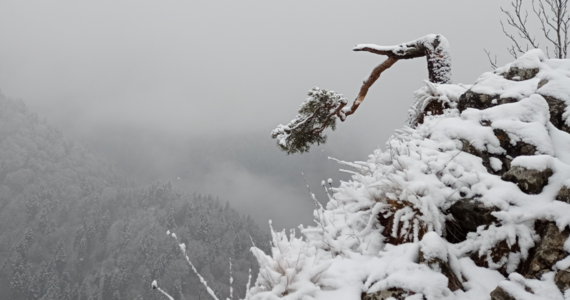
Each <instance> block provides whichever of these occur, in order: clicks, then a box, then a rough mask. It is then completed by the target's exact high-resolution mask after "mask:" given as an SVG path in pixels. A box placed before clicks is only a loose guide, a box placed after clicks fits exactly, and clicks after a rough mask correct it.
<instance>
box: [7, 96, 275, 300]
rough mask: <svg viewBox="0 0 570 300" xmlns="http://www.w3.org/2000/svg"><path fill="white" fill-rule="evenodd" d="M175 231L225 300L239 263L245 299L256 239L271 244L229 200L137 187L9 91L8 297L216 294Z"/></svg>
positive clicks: (238, 282)
mask: <svg viewBox="0 0 570 300" xmlns="http://www.w3.org/2000/svg"><path fill="white" fill-rule="evenodd" d="M167 230H171V231H173V232H176V234H177V235H178V237H179V239H181V240H182V242H185V243H186V244H187V248H188V254H189V256H190V259H191V260H192V262H193V263H194V265H195V266H196V267H197V269H198V271H199V272H200V273H201V274H202V276H204V278H205V279H206V280H207V281H208V283H209V285H210V286H211V287H212V288H213V289H214V290H215V291H216V293H218V294H219V295H220V296H221V297H223V298H226V297H227V296H228V295H229V290H230V287H229V283H230V276H229V261H230V259H231V260H232V265H233V268H232V274H233V279H234V280H233V290H234V293H233V295H234V298H237V297H241V298H243V297H244V294H245V286H246V282H247V278H248V269H250V268H251V272H252V274H257V267H256V265H257V264H256V263H255V259H254V257H253V256H252V255H251V254H250V252H249V248H250V246H251V242H252V241H251V239H253V241H254V242H255V243H256V246H258V247H261V248H264V249H267V248H268V247H269V245H268V244H267V243H268V241H269V238H268V237H267V236H266V235H265V234H264V233H263V232H262V231H261V230H260V229H259V228H258V227H257V225H256V224H255V223H254V222H253V221H252V220H251V218H249V217H247V218H245V217H244V216H241V215H239V214H238V213H237V212H236V211H235V210H234V209H232V208H230V207H229V205H228V204H227V203H226V204H225V205H223V204H222V203H220V201H219V200H218V199H215V198H214V197H212V196H210V195H207V196H205V195H197V194H194V195H189V194H186V193H182V192H180V191H178V190H176V189H174V188H173V187H172V186H171V185H170V183H166V184H163V183H156V184H153V185H151V186H146V187H137V186H136V184H133V183H130V182H129V181H128V180H127V179H126V178H125V176H123V175H122V174H121V173H120V172H119V171H118V170H116V169H114V168H113V167H112V166H111V165H110V164H109V163H107V162H106V161H105V160H104V159H103V158H102V157H100V156H98V155H96V154H94V153H93V152H92V151H90V150H89V149H87V148H86V147H84V146H82V145H80V144H78V143H76V142H74V141H72V140H69V139H66V138H65V137H64V136H63V135H62V133H61V132H60V131H58V130H56V129H54V128H52V127H50V126H49V125H47V124H46V122H45V121H40V119H39V118H38V116H37V115H35V114H33V113H31V112H29V111H28V109H27V108H26V106H25V104H24V103H23V102H22V101H19V100H13V99H9V98H7V97H6V96H4V95H1V94H0V298H2V299H15V300H18V299H43V300H56V299H57V300H59V299H70V300H71V299H73V300H76V299H77V300H88V299H93V300H95V299H117V300H118V299H161V297H163V296H162V295H160V294H158V292H156V291H154V290H152V289H151V286H150V283H151V282H152V280H154V279H157V280H158V281H159V283H160V284H161V287H163V288H165V289H166V290H168V291H169V292H170V293H171V294H173V295H176V297H177V299H200V298H204V297H206V295H205V290H204V287H203V286H202V285H201V284H200V283H199V281H198V279H197V278H196V276H195V275H194V273H192V271H191V270H190V269H189V268H188V266H187V264H186V262H185V261H184V260H183V259H182V256H181V255H180V252H179V249H178V247H177V245H175V243H174V241H173V240H172V239H170V238H168V237H167V235H166V234H165V233H166V231H167ZM250 237H251V239H250ZM254 279H255V278H254Z"/></svg>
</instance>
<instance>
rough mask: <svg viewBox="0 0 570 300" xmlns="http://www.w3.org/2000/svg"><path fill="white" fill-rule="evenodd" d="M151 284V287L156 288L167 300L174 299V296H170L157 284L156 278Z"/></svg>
mask: <svg viewBox="0 0 570 300" xmlns="http://www.w3.org/2000/svg"><path fill="white" fill-rule="evenodd" d="M151 285H152V289H154V290H158V291H159V292H161V293H162V294H163V295H164V296H166V297H167V298H168V300H174V298H172V296H170V295H169V294H168V293H167V292H165V291H164V290H163V289H161V288H160V287H159V286H158V283H157V282H156V280H153V282H152V284H151Z"/></svg>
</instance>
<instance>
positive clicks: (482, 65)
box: [0, 0, 511, 227]
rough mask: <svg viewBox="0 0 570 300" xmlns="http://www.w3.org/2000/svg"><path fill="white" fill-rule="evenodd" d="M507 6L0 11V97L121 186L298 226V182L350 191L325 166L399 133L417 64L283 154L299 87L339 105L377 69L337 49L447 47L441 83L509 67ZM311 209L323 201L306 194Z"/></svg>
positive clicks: (1, 7) (444, 2) (209, 4)
mask: <svg viewBox="0 0 570 300" xmlns="http://www.w3.org/2000/svg"><path fill="white" fill-rule="evenodd" d="M508 5H509V1H505V0H493V1H457V0H440V1H357V2H355V1H330V0H329V1H286V2H285V1H284V2H275V1H158V0H156V1H141V0H137V1H125V0H123V1H101V0H98V1H71V0H70V1H49V0H42V1H21V0H17V1H16V0H15V1H8V0H0V90H2V92H3V93H4V94H6V95H8V96H11V97H16V98H22V99H23V100H24V101H25V102H26V103H27V104H28V106H29V107H30V108H31V110H32V111H35V112H38V113H39V114H40V115H41V116H43V117H46V118H47V119H48V121H49V122H50V123H51V124H52V125H54V126H56V127H58V128H60V129H61V130H62V131H63V132H64V133H65V134H66V135H67V136H70V137H73V138H75V139H78V140H81V141H84V142H87V143H90V144H92V145H93V146H94V147H95V148H96V149H98V151H100V152H102V153H103V154H104V155H107V156H108V157H109V159H110V160H111V161H112V162H113V163H115V164H117V165H119V166H120V167H121V168H123V169H124V170H125V171H126V172H127V173H128V174H129V175H130V176H133V178H137V179H139V180H141V182H144V183H148V182H152V181H155V180H172V181H173V182H175V183H176V184H177V186H179V187H181V188H184V189H186V190H188V191H198V192H201V193H210V194H213V195H216V196H219V197H220V198H221V200H222V201H224V202H225V201H226V200H227V201H230V203H231V204H232V205H234V206H235V207H236V208H238V210H240V211H241V212H244V213H248V214H251V215H252V216H254V217H255V219H256V220H257V221H259V222H260V223H265V222H266V220H267V219H269V218H271V219H274V221H275V223H274V224H275V225H277V226H278V227H280V226H286V227H293V226H296V225H297V224H299V223H304V224H309V223H310V222H311V209H312V205H313V204H312V202H311V201H310V198H309V197H308V192H307V189H306V186H305V183H304V180H303V177H302V176H300V173H301V172H304V173H305V175H306V178H307V181H308V183H309V185H310V188H311V189H312V190H313V191H317V190H318V191H320V190H321V187H320V185H319V183H320V181H321V180H323V179H327V178H329V177H331V178H334V179H335V185H338V179H343V178H344V179H345V180H347V179H349V177H348V176H343V175H341V174H339V172H338V171H337V170H338V168H339V166H337V165H336V164H335V163H333V162H332V161H328V160H327V159H326V158H327V156H334V157H336V158H339V159H344V160H348V161H353V160H365V159H366V156H367V154H369V153H371V152H372V151H373V150H374V149H376V148H378V147H382V148H383V147H384V143H385V142H386V140H387V139H388V138H389V136H390V135H391V134H392V132H393V131H394V129H396V128H400V127H401V126H402V125H403V124H404V121H405V120H406V114H407V109H408V107H409V105H411V104H412V100H413V98H412V94H413V91H415V90H416V89H418V88H420V87H421V86H422V85H423V80H424V79H426V78H427V69H426V62H425V60H424V59H423V58H422V59H415V60H413V61H401V62H398V63H397V64H395V65H394V67H392V68H391V69H390V70H388V71H387V72H385V73H384V74H383V75H382V77H381V78H380V80H379V81H378V82H377V83H376V84H375V85H374V86H373V87H372V89H371V90H370V92H369V94H368V96H367V99H366V101H365V102H364V103H363V105H362V106H361V107H360V109H359V111H358V112H357V113H356V114H355V115H353V116H351V117H349V118H348V120H347V121H346V122H345V123H342V124H339V126H338V129H337V131H335V132H332V133H329V142H328V143H327V144H326V145H325V146H321V147H315V148H314V149H312V150H311V152H310V153H309V154H303V155H298V154H297V155H293V156H287V155H286V154H285V153H282V152H280V151H279V150H278V148H277V147H276V146H275V145H274V141H273V140H271V138H270V136H269V132H270V131H271V130H272V129H273V128H275V127H276V125H278V124H280V123H286V122H289V121H290V120H291V119H292V118H293V117H294V115H295V113H296V109H297V108H298V105H299V104H300V103H301V102H302V101H303V100H304V99H305V97H306V92H307V91H308V90H309V89H310V88H311V87H313V86H319V87H321V88H326V89H331V90H335V91H338V92H340V93H343V94H344V95H345V96H346V97H347V98H348V99H353V98H354V97H355V96H356V94H357V93H358V90H359V88H360V85H361V82H362V80H363V79H364V78H365V77H367V76H368V75H369V74H370V71H371V70H372V69H373V68H374V67H375V66H376V65H377V64H379V63H381V62H382V61H383V60H384V59H385V58H383V57H380V56H377V55H374V54H371V53H362V52H352V51H351V49H352V47H353V46H354V45H355V44H358V43H375V44H381V45H392V44H399V43H402V42H406V41H409V40H413V39H415V38H418V37H421V36H423V35H426V34H429V33H440V34H443V35H444V36H445V37H447V39H448V40H449V41H450V44H451V53H452V60H453V66H452V68H453V80H454V82H461V83H473V82H474V80H475V79H476V78H477V77H478V76H479V75H480V74H481V73H483V72H485V71H489V70H490V69H491V67H490V65H489V63H488V60H487V57H486V55H485V53H484V51H483V49H484V48H485V49H487V50H490V51H492V52H493V53H496V54H497V55H498V60H499V64H504V63H507V62H509V61H510V60H511V58H510V56H509V54H508V53H507V51H506V50H505V48H506V46H507V45H508V44H509V43H508V41H507V39H506V37H505V36H504V35H503V34H502V32H501V27H500V24H499V20H500V19H501V18H502V16H501V12H500V6H503V7H505V8H506V7H508ZM318 195H319V198H320V200H321V201H323V202H324V201H325V200H326V196H325V195H324V193H322V192H321V193H319V194H318Z"/></svg>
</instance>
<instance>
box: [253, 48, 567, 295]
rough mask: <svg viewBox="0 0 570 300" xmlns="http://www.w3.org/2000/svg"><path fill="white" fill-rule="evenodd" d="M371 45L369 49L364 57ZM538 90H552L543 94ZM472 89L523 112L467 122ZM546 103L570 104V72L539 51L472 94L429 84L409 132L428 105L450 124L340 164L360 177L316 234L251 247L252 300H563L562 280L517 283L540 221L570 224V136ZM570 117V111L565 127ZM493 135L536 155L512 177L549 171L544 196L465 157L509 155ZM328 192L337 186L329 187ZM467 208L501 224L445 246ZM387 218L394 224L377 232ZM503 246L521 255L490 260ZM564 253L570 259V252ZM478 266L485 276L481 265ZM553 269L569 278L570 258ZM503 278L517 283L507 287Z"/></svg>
mask: <svg viewBox="0 0 570 300" xmlns="http://www.w3.org/2000/svg"><path fill="white" fill-rule="evenodd" d="M364 46H367V47H370V46H371V45H359V46H357V47H364ZM373 46H374V45H373ZM398 47H406V45H402V46H398ZM398 47H392V48H390V49H392V50H393V51H397V48H398ZM378 49H380V48H378ZM382 49H384V48H382ZM392 50H390V51H392ZM513 66H516V67H519V68H538V69H539V73H538V74H537V75H536V76H535V78H532V79H529V80H524V81H511V80H507V79H505V78H504V77H503V75H504V74H505V73H506V72H507V71H508V70H509V68H510V67H513ZM541 80H548V82H547V83H546V84H544V85H543V86H542V87H541V88H539V89H538V83H539V82H540V81H541ZM467 89H471V90H472V91H474V92H477V93H486V94H490V95H498V96H499V97H500V98H507V97H510V98H514V99H515V100H516V102H514V103H509V104H502V105H497V106H494V107H491V108H488V109H484V110H477V109H466V110H465V111H463V112H462V113H460V112H459V110H458V109H457V108H456V107H457V102H458V101H459V96H460V95H461V94H462V93H464V92H465V91H466V90H467ZM545 96H554V97H556V98H558V99H560V100H563V101H565V103H567V104H570V62H569V61H567V60H549V59H546V58H545V57H544V55H543V54H542V52H541V51H540V50H532V51H529V52H528V53H527V54H526V55H524V56H522V57H520V58H519V59H518V60H516V61H515V62H513V63H512V64H508V65H506V66H504V67H502V68H498V69H497V70H495V72H489V73H485V74H483V75H482V76H481V77H480V78H479V79H478V80H477V81H476V83H475V84H474V85H473V86H467V85H452V84H433V83H426V85H425V86H424V87H422V88H421V89H420V90H418V91H417V92H416V93H415V95H414V98H415V100H416V103H415V104H414V105H413V106H412V110H411V112H410V115H411V119H412V121H413V118H414V116H416V115H417V112H418V111H421V110H423V109H424V108H425V106H426V105H427V104H429V102H431V101H440V102H444V103H446V104H447V107H449V108H448V109H445V111H444V114H442V115H434V116H425V119H424V122H423V124H420V125H418V126H416V127H415V128H410V127H408V126H405V127H403V128H402V129H400V130H397V131H396V132H395V133H394V135H393V136H392V137H391V138H390V140H389V141H388V142H387V143H386V149H385V150H381V149H378V150H376V151H374V153H372V154H371V155H369V157H368V159H367V160H366V161H364V162H343V161H339V163H341V164H342V165H344V166H348V167H350V168H352V169H353V171H351V172H352V174H353V175H352V179H351V180H349V181H341V182H340V185H339V186H337V187H332V188H330V190H332V191H333V195H332V196H330V201H329V202H328V203H327V205H326V206H325V207H322V206H320V204H318V202H315V203H316V204H315V211H314V214H313V215H314V220H315V225H314V226H309V227H303V226H300V232H301V235H300V236H298V235H296V233H295V231H290V232H286V231H285V230H283V231H281V232H275V231H274V230H273V228H271V232H272V249H271V253H263V252H262V251H261V250H260V249H258V248H256V247H253V248H252V251H253V253H254V255H255V256H256V258H257V261H258V263H259V265H260V272H259V275H258V277H257V280H256V282H255V284H254V286H253V287H251V289H249V294H248V296H247V299H289V300H293V299H305V300H308V299H318V300H321V299H322V300H325V299H327V300H330V299H343V300H357V299H361V294H362V293H374V292H377V291H383V290H386V289H388V288H399V289H403V290H405V291H407V292H409V296H408V298H407V299H421V298H422V297H425V299H428V300H431V299H461V300H463V299H465V300H467V299H469V300H476V299H477V300H478V299H490V296H489V294H490V293H491V292H492V291H493V290H494V289H495V288H496V287H497V286H500V287H501V288H503V289H504V290H505V291H507V292H508V293H510V294H511V295H513V296H515V297H516V298H517V299H565V298H564V295H563V294H562V293H561V292H560V291H559V290H558V289H557V287H556V285H554V282H553V278H554V272H550V273H547V274H545V275H544V276H543V277H542V278H541V279H540V280H535V279H525V278H523V277H522V276H521V275H520V274H518V273H516V272H515V271H516V270H517V267H518V266H519V264H520V263H521V262H522V261H524V260H525V259H526V258H528V256H529V251H530V249H531V248H532V247H534V246H535V245H536V243H537V242H538V241H539V236H538V234H537V233H536V232H535V229H534V221H535V220H545V221H552V222H555V223H556V224H557V226H558V227H559V228H561V229H562V228H565V227H566V226H568V225H569V224H570V204H567V203H565V202H562V201H556V200H555V199H554V198H555V197H556V195H557V193H558V191H559V189H560V187H561V186H562V185H563V184H564V183H568V180H569V179H568V178H570V151H569V150H568V149H570V134H568V133H566V132H564V131H561V130H558V129H556V128H555V127H554V126H553V125H552V124H551V123H550V113H549V107H548V103H547V102H546V100H545V98H544V97H545ZM569 114H570V113H569V112H568V110H567V111H566V114H565V115H564V118H566V122H568V117H569ZM412 123H413V122H412ZM497 129H500V130H503V131H505V132H506V133H507V134H508V136H509V138H510V140H511V143H513V144H515V143H517V142H519V141H521V142H525V143H529V144H532V145H534V146H535V147H536V153H535V155H532V156H518V157H516V158H514V159H513V160H512V162H511V166H522V167H525V168H529V169H535V170H544V169H546V168H550V169H552V170H553V175H552V176H551V177H550V178H549V181H548V185H547V186H545V187H544V189H543V191H542V193H540V194H538V195H528V194H525V193H523V192H522V191H521V190H520V189H519V188H518V187H517V185H515V184H514V183H511V182H506V181H503V180H501V178H500V176H497V175H494V174H491V173H489V171H488V170H487V169H486V168H485V167H484V166H483V162H482V159H481V158H479V157H476V156H474V155H471V154H468V153H466V152H464V151H462V149H463V147H464V143H468V144H469V145H471V146H473V147H475V148H476V149H479V150H480V151H486V152H487V153H489V154H491V155H503V156H506V149H503V148H502V147H501V143H500V141H499V140H498V138H497V136H495V133H494V130H497ZM490 164H491V168H492V169H493V170H494V171H498V170H501V168H502V167H503V162H501V160H499V159H497V158H495V157H491V159H490ZM327 182H328V183H329V185H332V180H330V179H329V180H328V181H327ZM327 182H325V181H323V182H322V184H323V185H326V183H327ZM459 199H474V200H476V201H479V202H481V203H482V204H484V205H486V206H488V207H496V208H498V209H499V211H497V212H494V213H493V215H494V216H495V217H496V218H497V222H496V223H493V224H491V225H490V226H480V227H479V228H478V229H477V232H472V233H469V234H468V236H467V239H466V240H465V241H463V242H460V243H457V244H451V243H449V242H447V241H446V240H445V239H444V238H443V237H444V235H445V232H446V231H445V226H446V220H448V218H449V216H448V209H449V207H450V206H451V205H453V204H454V203H455V202H456V201H457V200H459ZM379 216H380V217H381V219H383V220H387V219H389V218H390V219H392V220H393V223H391V224H388V223H387V222H380V219H379ZM458 221H461V220H458ZM388 226H390V227H388ZM394 241H399V242H398V243H399V244H398V245H394V244H392V243H393V242H394ZM497 243H506V244H507V245H508V246H509V247H511V248H512V247H515V245H516V247H517V249H520V250H517V251H513V252H511V253H509V254H508V255H505V256H504V257H501V258H499V259H493V258H492V253H493V252H492V251H493V249H494V247H495V246H496V245H497ZM565 249H566V251H568V252H570V242H568V241H567V242H566V243H565ZM420 250H421V251H422V253H423V255H424V257H426V258H427V259H430V258H438V259H441V260H442V261H446V262H448V263H449V265H450V267H451V269H452V270H453V272H454V273H455V274H458V275H460V276H458V278H460V280H461V281H462V284H463V287H464V291H462V290H458V291H455V292H452V291H451V290H450V289H449V288H448V279H447V277H445V276H444V275H443V274H441V273H440V272H438V271H437V270H433V269H431V268H430V267H429V266H428V265H426V264H420V263H419V252H420ZM475 257H481V259H482V260H484V261H486V262H487V265H488V267H480V266H477V265H476V264H475V261H474V260H473V258H475ZM556 267H557V268H558V269H565V268H568V267H570V258H568V259H565V260H562V261H560V262H558V264H557V265H556ZM498 270H506V271H507V273H510V275H509V276H508V278H505V277H504V276H503V275H501V273H500V272H499V271H498ZM527 290H531V291H533V293H534V294H533V293H529V292H528V291H527Z"/></svg>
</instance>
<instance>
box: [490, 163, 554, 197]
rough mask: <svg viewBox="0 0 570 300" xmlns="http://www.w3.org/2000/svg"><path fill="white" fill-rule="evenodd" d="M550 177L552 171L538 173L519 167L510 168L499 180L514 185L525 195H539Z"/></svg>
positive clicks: (547, 169)
mask: <svg viewBox="0 0 570 300" xmlns="http://www.w3.org/2000/svg"><path fill="white" fill-rule="evenodd" d="M550 176H552V169H550V168H546V169H545V170H542V171H538V170H532V169H527V168H524V167H520V166H514V167H512V168H511V169H510V170H509V171H508V172H507V173H505V174H503V176H501V179H503V180H505V181H510V182H513V183H515V184H516V185H517V186H518V187H519V189H520V190H521V191H523V192H524V193H526V194H533V195H534V194H540V193H541V192H542V188H543V187H544V186H546V185H547V184H548V178H549V177H550Z"/></svg>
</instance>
